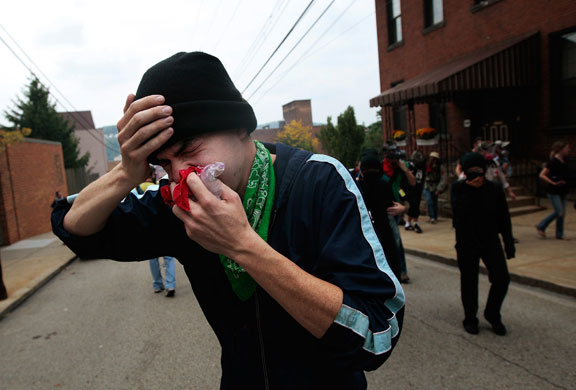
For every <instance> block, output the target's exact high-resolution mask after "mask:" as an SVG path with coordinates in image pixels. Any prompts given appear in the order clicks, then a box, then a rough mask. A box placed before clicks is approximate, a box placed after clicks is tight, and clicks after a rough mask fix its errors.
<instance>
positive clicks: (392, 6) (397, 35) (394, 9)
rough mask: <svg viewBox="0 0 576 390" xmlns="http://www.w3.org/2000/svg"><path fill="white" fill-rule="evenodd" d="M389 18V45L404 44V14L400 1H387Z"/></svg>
mask: <svg viewBox="0 0 576 390" xmlns="http://www.w3.org/2000/svg"><path fill="white" fill-rule="evenodd" d="M386 14H387V17H388V45H394V44H395V43H398V42H402V13H401V11H400V0H386Z"/></svg>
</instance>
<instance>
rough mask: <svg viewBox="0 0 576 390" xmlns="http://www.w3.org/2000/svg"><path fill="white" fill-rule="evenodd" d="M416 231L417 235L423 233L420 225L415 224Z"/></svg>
mask: <svg viewBox="0 0 576 390" xmlns="http://www.w3.org/2000/svg"><path fill="white" fill-rule="evenodd" d="M414 231H415V232H416V233H422V229H421V228H420V225H418V224H415V225H414Z"/></svg>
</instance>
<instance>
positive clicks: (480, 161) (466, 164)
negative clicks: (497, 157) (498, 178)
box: [461, 152, 486, 172]
mask: <svg viewBox="0 0 576 390" xmlns="http://www.w3.org/2000/svg"><path fill="white" fill-rule="evenodd" d="M461 163H462V171H463V172H466V171H467V170H468V169H470V168H472V167H480V168H482V169H483V170H484V172H486V159H485V158H484V156H483V155H481V154H480V153H476V152H468V153H466V154H464V156H462V160H461Z"/></svg>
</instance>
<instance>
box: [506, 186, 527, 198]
mask: <svg viewBox="0 0 576 390" xmlns="http://www.w3.org/2000/svg"><path fill="white" fill-rule="evenodd" d="M510 188H512V191H514V193H515V194H516V195H517V196H525V195H533V194H532V193H531V192H530V191H528V190H527V189H526V187H522V186H510Z"/></svg>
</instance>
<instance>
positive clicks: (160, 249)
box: [52, 144, 404, 389]
mask: <svg viewBox="0 0 576 390" xmlns="http://www.w3.org/2000/svg"><path fill="white" fill-rule="evenodd" d="M267 147H269V149H271V152H272V153H276V162H275V164H274V170H275V174H276V194H277V196H276V199H275V206H274V210H273V214H272V218H271V221H270V233H269V237H268V243H269V244H270V245H271V246H272V247H273V248H274V249H275V250H277V251H278V252H280V253H282V254H283V255H284V256H286V257H287V258H289V259H291V260H292V261H293V262H295V263H296V264H298V266H300V267H301V268H303V269H304V270H306V271H307V272H309V273H311V274H313V275H315V276H317V277H319V278H321V279H323V280H326V281H328V282H330V283H333V284H335V285H337V286H339V287H340V288H341V289H342V290H343V291H344V303H343V305H342V308H341V310H340V312H339V314H338V315H337V317H336V319H335V321H334V323H333V324H332V326H331V327H330V328H329V329H328V331H327V333H326V334H325V335H324V337H322V339H316V338H315V337H313V336H312V335H311V334H310V333H309V332H308V331H306V330H305V329H304V328H303V327H302V326H301V325H300V324H298V323H297V322H296V321H295V320H294V319H293V318H292V317H291V316H290V315H289V314H288V313H287V312H286V311H284V309H283V308H282V307H281V306H280V305H279V304H278V303H276V301H274V299H273V298H272V297H270V296H269V295H268V294H267V293H266V291H264V290H263V289H261V288H260V287H258V288H257V291H256V293H255V294H254V295H253V296H252V298H250V299H249V300H247V301H246V302H241V301H240V300H239V299H238V298H237V297H236V295H235V294H234V292H233V291H232V289H231V287H230V285H229V282H228V280H227V278H226V276H225V273H224V270H223V268H222V265H221V264H220V261H219V259H218V255H216V254H214V253H210V252H208V251H206V250H204V249H203V248H201V247H200V246H199V245H197V244H196V243H195V242H193V241H191V240H190V239H189V238H188V237H187V236H186V233H185V231H184V228H183V225H182V223H181V222H180V221H179V220H178V219H177V218H176V217H175V216H174V215H173V214H172V212H171V210H170V208H168V207H167V206H165V205H164V204H163V202H162V199H161V197H160V195H159V191H153V190H152V191H150V190H149V191H146V193H145V194H144V195H143V196H141V197H138V196H136V195H134V194H130V195H129V196H128V197H127V198H126V199H125V200H124V201H123V202H122V203H121V204H120V205H119V206H118V208H117V209H116V210H115V211H114V213H113V214H112V216H111V217H110V219H109V221H108V223H107V225H106V227H105V228H104V229H103V230H102V231H101V232H100V233H98V234H96V235H94V236H91V237H85V238H82V237H75V236H72V235H70V234H68V233H67V232H66V231H65V230H64V229H63V228H62V221H63V218H64V215H65V214H66V212H67V210H68V209H69V207H70V206H69V205H68V204H67V202H61V203H60V204H59V205H58V207H57V208H56V210H55V211H54V213H53V216H52V223H53V229H54V232H55V233H56V234H57V235H58V236H59V237H60V238H61V239H62V240H63V241H64V242H65V243H66V244H67V245H68V246H69V247H70V248H71V249H72V250H73V251H74V252H75V253H77V254H78V255H79V256H80V257H82V258H111V259H115V260H121V261H131V260H143V259H149V258H153V257H157V256H162V255H169V256H174V257H176V258H177V259H178V260H179V261H180V262H181V263H182V264H183V266H184V269H185V271H186V274H187V276H188V278H189V280H190V283H191V285H192V288H193V290H194V293H195V295H196V297H197V299H198V302H199V303H200V306H201V308H202V310H203V312H204V314H205V316H206V318H207V320H208V322H209V323H210V326H211V327H212V329H213V330H214V332H215V333H216V336H217V337H218V340H219V342H220V345H221V347H222V358H221V363H222V382H221V388H223V389H262V388H271V389H319V388H333V389H362V388H365V387H366V379H365V376H364V373H363V370H374V369H376V368H378V367H379V366H380V365H381V364H382V363H383V362H384V361H385V360H386V359H387V358H388V356H389V355H390V353H391V350H392V348H393V347H394V345H395V344H396V342H397V341H398V337H399V335H400V330H401V327H402V318H403V312H404V293H403V291H402V288H401V287H400V284H399V283H398V280H397V279H396V278H395V277H394V275H393V274H392V272H391V270H390V267H389V266H388V264H387V261H386V258H385V255H384V252H383V250H382V247H381V245H380V243H379V242H378V239H377V237H376V234H375V233H374V229H373V228H372V225H371V223H370V219H369V216H368V213H367V210H366V206H365V205H364V202H363V200H362V198H361V196H360V193H359V191H358V188H357V186H356V185H355V183H354V181H353V180H352V178H351V176H350V174H349V173H348V171H347V170H346V168H344V166H342V164H340V163H338V162H337V161H336V160H334V159H332V158H330V157H327V156H322V155H311V154H310V153H308V152H304V151H298V150H297V149H294V148H290V147H287V146H285V145H282V144H277V145H275V146H274V145H267ZM143 242H145V243H147V245H142V243H143Z"/></svg>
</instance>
